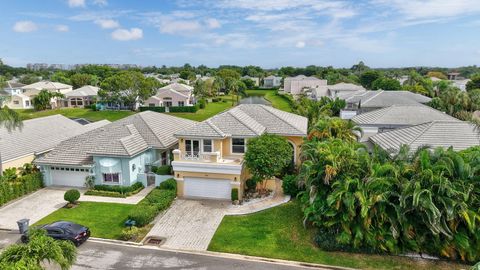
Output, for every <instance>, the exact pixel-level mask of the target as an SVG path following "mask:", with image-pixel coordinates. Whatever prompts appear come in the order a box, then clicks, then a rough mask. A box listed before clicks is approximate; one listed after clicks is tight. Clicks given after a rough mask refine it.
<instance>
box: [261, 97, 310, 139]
mask: <svg viewBox="0 0 480 270" xmlns="http://www.w3.org/2000/svg"><path fill="white" fill-rule="evenodd" d="M260 106H261V107H262V108H263V109H264V110H265V111H267V112H269V113H270V114H271V115H273V116H275V117H276V118H278V119H280V120H281V121H282V122H284V123H285V124H287V125H289V126H291V127H293V128H294V129H295V130H296V131H298V132H300V133H303V131H301V130H300V129H298V128H297V127H296V126H294V125H292V124H290V123H289V122H287V121H286V120H285V119H283V118H282V117H280V116H278V115H277V114H275V113H273V110H278V109H275V108H273V107H270V106H266V105H262V104H260ZM267 108H268V109H267ZM270 109H272V110H270ZM279 111H280V110H279ZM280 112H282V113H287V114H290V113H289V112H285V111H280ZM295 116H299V115H295Z"/></svg>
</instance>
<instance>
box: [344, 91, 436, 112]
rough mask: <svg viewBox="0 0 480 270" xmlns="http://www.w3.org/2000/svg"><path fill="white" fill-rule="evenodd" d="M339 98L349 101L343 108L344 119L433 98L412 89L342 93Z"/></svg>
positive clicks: (419, 102) (425, 101)
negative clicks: (411, 90) (413, 91)
mask: <svg viewBox="0 0 480 270" xmlns="http://www.w3.org/2000/svg"><path fill="white" fill-rule="evenodd" d="M339 98H341V99H343V100H345V102H346V103H347V105H346V107H345V109H343V110H341V112H340V117H341V118H342V119H350V118H352V117H353V116H355V115H357V114H362V113H365V112H370V111H374V110H378V109H381V108H386V107H390V106H393V105H418V104H425V103H427V102H429V101H430V100H431V98H429V97H426V96H423V95H420V94H416V93H412V92H410V91H384V90H378V91H359V92H356V93H353V94H348V95H341V96H339Z"/></svg>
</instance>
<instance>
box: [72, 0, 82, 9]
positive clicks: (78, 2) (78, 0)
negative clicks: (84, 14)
mask: <svg viewBox="0 0 480 270" xmlns="http://www.w3.org/2000/svg"><path fill="white" fill-rule="evenodd" d="M68 6H69V7H71V8H76V7H85V6H86V5H85V0H68Z"/></svg>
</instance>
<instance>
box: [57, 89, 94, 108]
mask: <svg viewBox="0 0 480 270" xmlns="http://www.w3.org/2000/svg"><path fill="white" fill-rule="evenodd" d="M99 89H100V88H98V87H96V86H91V85H85V86H82V87H80V88H77V89H75V90H73V91H71V92H68V93H66V94H65V100H64V106H65V107H80V108H83V107H85V106H89V105H92V104H95V102H96V101H97V97H98V90H99Z"/></svg>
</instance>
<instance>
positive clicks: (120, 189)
mask: <svg viewBox="0 0 480 270" xmlns="http://www.w3.org/2000/svg"><path fill="white" fill-rule="evenodd" d="M143 188H144V186H143V184H142V183H140V182H136V183H134V184H133V185H131V186H111V185H95V186H94V187H93V190H97V191H110V192H117V193H121V194H125V195H127V196H129V195H133V194H135V193H138V191H140V190H142V189H143Z"/></svg>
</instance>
